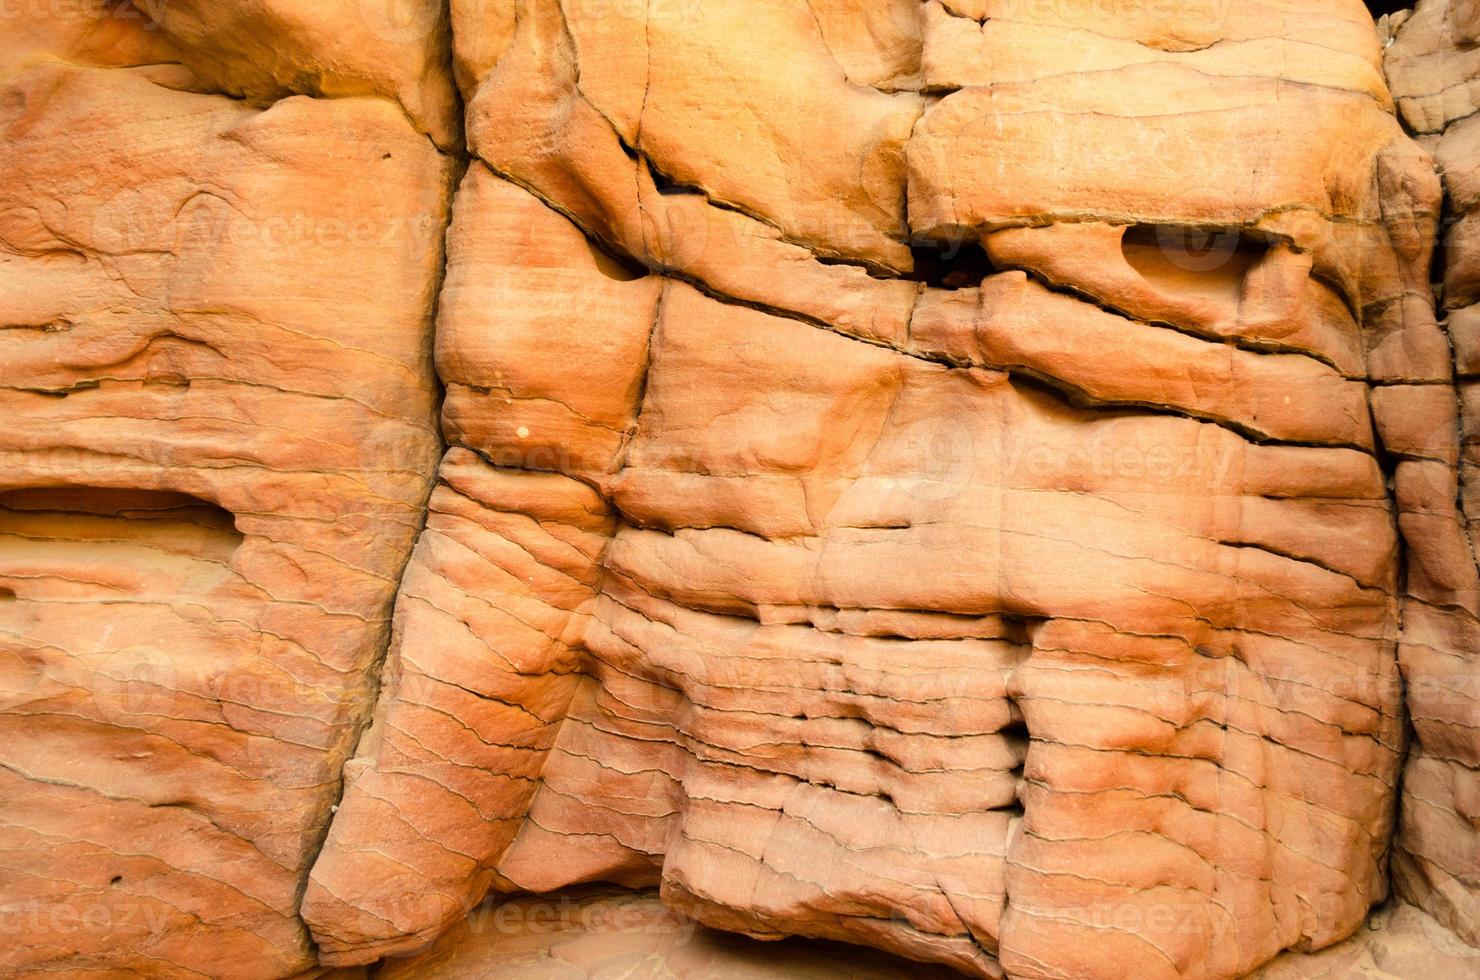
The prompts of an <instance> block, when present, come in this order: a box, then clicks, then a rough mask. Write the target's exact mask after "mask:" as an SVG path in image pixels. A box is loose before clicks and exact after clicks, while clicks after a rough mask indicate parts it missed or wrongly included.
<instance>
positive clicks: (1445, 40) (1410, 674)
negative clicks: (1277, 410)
mask: <svg viewBox="0 0 1480 980" xmlns="http://www.w3.org/2000/svg"><path fill="white" fill-rule="evenodd" d="M1477 40H1480V8H1477V7H1476V6H1475V5H1474V4H1466V3H1462V2H1455V3H1442V2H1441V3H1425V4H1420V5H1419V6H1418V8H1417V9H1416V10H1415V11H1414V13H1413V16H1412V17H1410V18H1408V19H1407V20H1406V21H1404V22H1403V24H1402V25H1401V26H1400V27H1399V28H1398V31H1397V34H1396V36H1395V38H1394V41H1393V43H1392V45H1391V47H1390V49H1389V50H1390V52H1391V54H1390V57H1389V59H1388V74H1389V77H1390V78H1391V80H1392V85H1393V91H1394V94H1395V95H1396V96H1397V98H1398V104H1399V106H1400V107H1401V109H1402V112H1403V118H1404V120H1405V121H1406V122H1407V124H1408V126H1409V127H1410V128H1411V129H1412V130H1414V131H1415V132H1418V133H1420V134H1423V135H1422V136H1421V139H1423V141H1424V142H1425V144H1426V145H1428V146H1429V147H1430V148H1431V149H1432V150H1433V152H1434V156H1435V158H1436V161H1437V163H1438V167H1439V172H1440V173H1441V174H1442V175H1443V180H1444V189H1445V202H1444V203H1445V217H1444V224H1445V229H1446V231H1445V235H1444V243H1443V244H1444V249H1443V267H1442V268H1441V269H1438V270H1436V275H1435V278H1436V280H1437V281H1440V282H1442V287H1441V288H1440V290H1439V295H1440V305H1441V309H1442V310H1443V312H1444V313H1445V314H1446V315H1447V326H1448V330H1449V336H1450V341H1451V344H1452V346H1453V350H1454V359H1455V372H1454V373H1455V376H1456V378H1457V379H1458V380H1457V389H1458V391H1457V394H1458V397H1457V398H1455V397H1454V396H1453V395H1452V394H1451V393H1450V391H1449V390H1448V389H1447V388H1441V389H1439V390H1435V391H1433V392H1431V393H1430V395H1429V396H1428V397H1427V398H1426V399H1424V400H1425V402H1427V403H1429V404H1430V405H1431V407H1430V408H1429V409H1428V410H1427V411H1425V412H1424V413H1423V414H1424V417H1426V418H1427V419H1431V420H1432V421H1433V422H1435V423H1438V422H1440V421H1443V422H1444V423H1445V424H1444V425H1443V426H1441V427H1439V428H1437V429H1436V431H1437V432H1438V434H1439V436H1440V437H1439V438H1434V437H1430V438H1429V439H1426V440H1424V439H1420V438H1417V437H1418V436H1419V433H1420V432H1421V431H1422V429H1423V428H1424V426H1417V425H1414V424H1413V423H1414V422H1416V420H1417V418H1418V416H1417V415H1415V416H1414V417H1413V419H1411V420H1410V422H1409V423H1408V424H1407V425H1406V426H1405V429H1406V430H1407V431H1406V434H1405V436H1404V437H1402V442H1403V447H1402V448H1400V449H1399V450H1398V451H1399V452H1403V453H1405V454H1406V455H1408V456H1409V457H1410V458H1411V460H1412V461H1411V462H1407V463H1404V464H1402V465H1400V467H1399V471H1398V472H1399V476H1400V477H1401V476H1402V474H1403V471H1404V467H1407V468H1409V469H1410V470H1412V469H1416V468H1420V467H1422V468H1424V469H1427V470H1428V471H1429V472H1431V473H1432V474H1433V476H1432V477H1431V478H1430V480H1431V482H1432V483H1433V485H1434V486H1435V487H1436V488H1437V489H1438V490H1439V491H1441V492H1442V494H1444V495H1450V496H1446V499H1451V496H1452V497H1453V498H1457V499H1458V500H1459V502H1460V506H1461V508H1462V513H1461V514H1458V515H1456V516H1457V517H1458V518H1459V521H1460V526H1461V529H1462V531H1463V534H1464V536H1462V537H1460V538H1459V540H1458V541H1457V542H1456V544H1455V546H1453V547H1452V551H1453V553H1454V554H1453V557H1452V558H1451V559H1447V560H1442V563H1441V559H1440V558H1439V555H1438V552H1437V549H1431V550H1430V551H1429V552H1428V553H1429V554H1430V555H1431V556H1432V558H1431V562H1432V572H1431V573H1430V572H1429V569H1425V573H1426V574H1425V575H1424V576H1423V577H1422V578H1420V579H1417V580H1415V579H1414V578H1413V575H1412V569H1413V567H1414V566H1413V565H1412V564H1410V590H1411V591H1412V593H1413V596H1412V601H1411V602H1410V603H1409V613H1408V618H1407V621H1406V623H1405V634H1406V636H1407V642H1406V643H1405V645H1404V672H1405V675H1406V677H1407V682H1408V710H1409V713H1410V716H1411V718H1412V724H1413V728H1414V736H1415V737H1414V745H1413V749H1412V751H1411V752H1410V754H1409V758H1408V763H1407V769H1406V771H1405V778H1404V784H1403V785H1404V792H1403V810H1402V818H1401V820H1402V827H1401V832H1400V834H1399V837H1398V840H1397V849H1396V851H1395V856H1394V862H1393V877H1394V881H1395V882H1396V884H1397V888H1398V891H1399V892H1400V893H1401V894H1402V895H1403V896H1404V897H1405V898H1407V899H1409V900H1410V901H1413V902H1415V903H1417V904H1418V905H1419V906H1421V907H1422V908H1424V909H1425V910H1427V911H1428V912H1429V913H1430V914H1432V915H1434V916H1435V917H1436V918H1438V919H1439V920H1440V921H1441V922H1443V923H1444V925H1445V926H1447V927H1448V928H1450V929H1454V930H1456V931H1457V932H1458V934H1459V935H1460V936H1462V937H1463V938H1464V939H1465V941H1466V942H1468V943H1470V944H1472V945H1480V777H1477V774H1476V770H1477V768H1480V691H1477V688H1476V679H1477V676H1480V675H1477V670H1476V662H1475V656H1476V652H1477V650H1480V627H1477V624H1476V608H1477V603H1476V601H1475V599H1474V597H1473V593H1472V592H1470V588H1469V586H1468V582H1469V575H1468V572H1469V567H1470V566H1469V565H1467V563H1466V561H1465V558H1466V557H1473V558H1474V559H1475V560H1480V551H1476V550H1475V549H1476V547H1477V545H1480V536H1477V534H1476V530H1477V521H1480V433H1477V428H1476V427H1477V424H1480V423H1477V419H1480V383H1477V380H1480V348H1477V343H1480V213H1477V212H1480V117H1477V116H1476V115H1475V112H1476V110H1477V109H1480V81H1476V80H1477V79H1480V60H1477V49H1476V42H1477ZM1456 405H1457V406H1458V407H1457V412H1458V414H1459V416H1460V419H1459V423H1460V430H1461V433H1462V443H1461V444H1460V445H1459V446H1457V447H1456V446H1455V445H1454V444H1453V443H1451V442H1450V441H1449V439H1448V438H1447V432H1448V431H1449V429H1450V427H1451V426H1453V425H1454V424H1455V423H1454V421H1453V419H1454V417H1455V415H1456ZM1402 491H1403V486H1402V484H1401V483H1400V484H1399V493H1400V495H1401V493H1402ZM1434 499H1435V500H1436V501H1437V500H1438V499H1439V495H1437V494H1436V495H1434ZM1448 536H1449V537H1453V535H1448ZM1465 544H1467V545H1468V547H1462V546H1461V545H1465ZM1414 551H1415V552H1417V553H1419V554H1420V555H1422V554H1423V553H1424V552H1423V551H1422V550H1421V549H1417V548H1415V549H1414ZM1420 561H1422V559H1421V558H1420ZM1445 566H1447V567H1448V568H1450V569H1456V570H1457V569H1463V570H1464V572H1465V579H1464V581H1465V582H1466V583H1467V585H1466V588H1465V590H1464V591H1463V592H1461V593H1455V592H1451V591H1449V590H1439V591H1435V590H1434V588H1433V586H1434V585H1435V584H1437V582H1436V581H1435V580H1434V579H1435V578H1436V577H1437V576H1440V575H1444V574H1445V573H1444V572H1442V571H1441V568H1443V567H1445ZM1449 574H1450V575H1453V572H1451V573H1449ZM1445 577H1449V576H1447V575H1446V576H1445ZM1455 580H1456V581H1458V578H1457V577H1456V578H1455Z"/></svg>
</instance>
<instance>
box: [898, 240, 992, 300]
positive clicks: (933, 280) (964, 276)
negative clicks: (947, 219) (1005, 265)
mask: <svg viewBox="0 0 1480 980" xmlns="http://www.w3.org/2000/svg"><path fill="white" fill-rule="evenodd" d="M910 255H911V256H913V257H914V260H915V272H914V274H913V275H912V276H910V278H911V279H914V280H915V281H916V282H923V283H924V284H925V285H927V286H930V287H932V288H935V289H970V288H971V287H973V286H979V285H981V281H982V280H983V279H985V278H987V276H989V275H991V274H992V273H993V272H995V271H996V270H995V269H994V268H993V267H992V261H991V259H989V258H987V250H986V249H984V248H982V245H981V242H978V241H968V240H965V239H961V240H956V239H940V240H931V241H917V242H912V243H911V244H910Z"/></svg>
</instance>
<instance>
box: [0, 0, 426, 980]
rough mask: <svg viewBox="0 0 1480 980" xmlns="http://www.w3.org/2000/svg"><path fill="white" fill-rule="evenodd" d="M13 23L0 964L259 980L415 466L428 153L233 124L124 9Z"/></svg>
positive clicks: (380, 603)
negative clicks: (158, 62)
mask: <svg viewBox="0 0 1480 980" xmlns="http://www.w3.org/2000/svg"><path fill="white" fill-rule="evenodd" d="M8 23H9V22H7V24H8ZM25 26H27V25H23V29H22V30H20V31H19V32H17V33H7V34H5V35H3V36H0V64H3V65H4V68H3V71H0V166H3V167H4V172H5V174H6V179H5V181H4V182H3V186H0V269H3V274H0V363H3V365H4V368H3V370H4V377H5V384H4V388H3V390H0V403H3V406H4V413H5V417H6V418H7V420H8V422H7V424H6V425H5V426H4V427H3V430H4V431H3V434H0V458H3V466H0V708H3V711H0V728H3V736H0V743H3V746H4V747H3V749H0V783H3V790H0V827H3V829H0V867H3V871H0V882H3V885H0V892H3V895H0V904H3V909H4V912H3V921H4V923H5V942H4V943H3V945H0V971H3V972H4V973H6V975H9V976H18V975H32V974H40V973H42V972H47V973H51V972H52V971H55V970H58V969H61V970H64V971H66V973H67V975H72V976H81V975H92V971H99V973H98V975H103V972H102V971H111V972H109V974H108V975H119V973H120V972H124V973H129V974H130V975H143V974H157V975H181V976H183V975H196V976H198V975H209V976H219V977H231V976H251V977H261V976H285V975H289V974H292V973H295V972H297V971H299V970H302V969H305V968H307V967H309V966H311V965H312V964H313V959H314V957H313V951H312V948H311V946H310V942H309V936H308V933H307V930H306V929H305V928H304V926H303V923H302V921H301V919H300V918H299V916H298V902H299V898H298V896H299V892H300V890H301V888H302V883H303V879H304V876H305V875H306V873H307V870H308V866H309V864H310V863H311V861H312V859H313V856H314V854H315V853H316V852H317V850H318V847H319V843H320V840H321V838H322V835H323V831H324V826H325V823H326V821H327V819H328V815H329V807H330V806H331V805H332V804H333V803H334V801H335V800H336V799H337V797H338V795H339V778H340V770H341V767H342V763H343V761H344V759H345V758H346V757H347V756H348V755H349V753H350V752H351V751H352V749H353V747H354V744H355V741H356V736H357V734H358V731H359V729H360V727H361V726H362V724H363V715H364V704H365V702H366V700H367V698H370V697H373V689H374V684H375V676H374V673H373V669H372V668H373V666H374V665H375V664H376V663H377V662H378V659H379V657H380V655H381V651H382V650H383V648H384V643H385V635H386V632H387V628H388V621H389V616H390V611H391V602H392V599H393V597H394V594H395V590H396V584H397V581H398V578H399V575H400V572H401V569H402V567H403V565H404V564H405V561H406V558H407V555H408V553H409V550H410V548H411V545H412V543H413V541H414V539H415V536H416V534H417V531H418V529H419V527H420V525H421V522H422V513H423V508H424V506H425V502H426V498H427V494H428V491H429V483H430V481H429V480H428V474H429V473H430V472H431V469H432V467H433V466H434V465H435V460H436V456H437V451H438V437H437V431H436V420H435V412H436V404H437V387H436V381H435V378H434V376H433V373H432V365H431V342H432V324H431V310H432V302H433V299H434V295H435V290H436V286H437V283H438V281H439V279H440V267H441V263H442V255H441V252H442V247H441V230H442V227H443V225H444V224H445V216H446V211H447V208H448V201H449V195H450V190H451V170H452V165H451V163H450V162H449V161H447V160H445V159H444V158H442V157H441V156H439V154H438V153H437V152H436V151H435V149H434V147H433V145H432V144H431V143H430V142H429V141H428V140H427V138H426V137H425V136H424V135H423V134H421V133H418V132H417V131H416V130H415V129H413V128H412V126H411V125H410V124H409V123H408V122H407V119H406V116H405V114H404V113H402V112H401V111H400V110H399V109H398V108H397V107H396V106H395V105H394V104H393V103H391V102H389V101H386V100H383V99H367V98H345V99H337V100H333V101H330V100H320V99H307V98H287V99H283V100H281V101H278V102H276V103H275V104H273V105H271V106H270V107H269V108H255V107H251V106H248V105H246V104H243V103H241V102H238V101H235V100H231V99H226V98H221V97H219V96H213V95H205V94H196V93H195V92H191V91H182V90H181V89H189V88H199V87H200V86H198V85H196V81H198V80H195V81H190V80H187V79H183V77H182V76H181V75H180V73H179V71H178V69H176V68H173V67H170V66H161V67H157V68H152V69H151V68H144V67H132V66H142V65H144V64H145V63H152V62H153V60H154V59H156V58H157V57H159V55H158V54H157V49H153V48H151V46H152V45H157V44H158V43H160V41H161V39H160V38H159V37H158V36H157V35H154V34H151V33H149V32H147V31H145V30H144V28H143V27H142V26H139V24H138V22H137V21H134V20H103V21H98V22H90V21H81V20H72V21H64V20H53V21H50V22H45V23H41V22H38V23H36V24H33V25H29V26H30V27H34V28H36V29H35V30H34V31H28V30H26V29H24V28H25ZM43 28H44V30H43ZM6 30H7V31H8V30H9V27H7V28H6ZM69 31H71V32H72V33H71V35H70V36H69ZM130 32H134V33H132V34H131V33H130ZM43 37H45V38H47V39H48V41H49V43H50V45H51V46H50V47H46V48H42V47H39V46H36V47H31V46H28V45H30V44H31V43H32V40H33V39H35V38H43ZM105 42H106V43H105ZM130 45H133V48H132V49H131V48H130ZM90 51H91V52H98V54H97V57H96V58H94V59H92V60H93V61H94V62H95V63H96V64H97V65H105V64H106V65H111V67H106V68H105V67H97V66H89V65H87V64H86V62H87V61H88V60H89V57H90V56H89V54H88V52H90ZM182 81H188V82H189V84H180V83H181V82H182Z"/></svg>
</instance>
